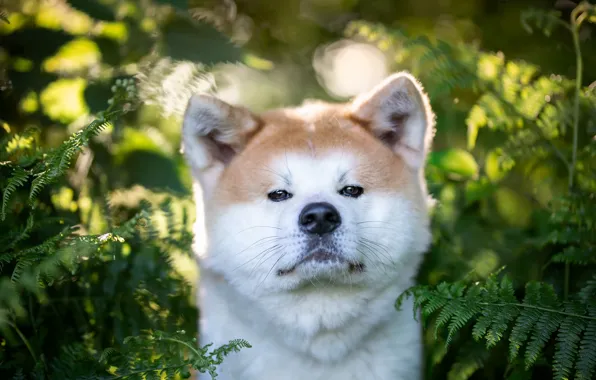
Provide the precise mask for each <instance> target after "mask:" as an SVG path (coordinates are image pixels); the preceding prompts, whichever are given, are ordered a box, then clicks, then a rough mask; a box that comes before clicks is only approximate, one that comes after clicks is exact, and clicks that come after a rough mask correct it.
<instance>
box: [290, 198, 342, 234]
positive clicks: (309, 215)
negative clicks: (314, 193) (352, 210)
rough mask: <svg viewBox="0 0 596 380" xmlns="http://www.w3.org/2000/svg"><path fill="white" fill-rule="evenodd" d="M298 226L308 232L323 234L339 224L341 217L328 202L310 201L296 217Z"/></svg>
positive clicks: (331, 230)
mask: <svg viewBox="0 0 596 380" xmlns="http://www.w3.org/2000/svg"><path fill="white" fill-rule="evenodd" d="M298 224H300V228H301V229H302V230H303V231H304V232H307V233H309V234H317V235H324V234H328V233H330V232H333V231H334V230H335V229H336V228H337V227H339V225H340V224H341V217H340V216H339V212H338V211H337V209H336V208H335V207H333V206H332V205H330V204H329V203H325V202H320V203H310V204H308V205H306V207H304V209H303V210H302V212H301V213H300V217H299V218H298Z"/></svg>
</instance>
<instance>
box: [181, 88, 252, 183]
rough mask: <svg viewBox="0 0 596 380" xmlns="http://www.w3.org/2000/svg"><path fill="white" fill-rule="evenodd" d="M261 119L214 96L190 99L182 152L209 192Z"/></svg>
mask: <svg viewBox="0 0 596 380" xmlns="http://www.w3.org/2000/svg"><path fill="white" fill-rule="evenodd" d="M260 126H261V122H260V121H259V118H258V117H256V116H255V115H254V114H253V113H252V112H250V111H249V110H248V109H246V108H244V107H236V106H232V105H230V104H227V103H225V102H223V101H221V100H219V99H217V98H215V97H213V96H210V95H203V94H197V95H193V96H192V98H191V99H190V100H189V102H188V105H187V107H186V111H185V113H184V121H183V125H182V151H183V153H184V156H185V157H186V160H187V162H188V163H189V165H190V167H191V170H192V173H193V176H194V177H195V178H196V179H197V180H198V181H199V182H200V184H201V187H203V190H204V191H205V190H207V191H210V190H211V189H212V188H213V187H214V186H215V182H216V181H217V178H218V177H219V175H220V174H221V172H222V171H223V169H224V168H225V167H226V166H227V165H228V164H229V163H230V162H231V161H232V160H233V159H234V156H236V154H238V153H239V152H240V151H241V150H242V149H243V148H244V146H245V145H246V143H247V142H248V140H249V139H250V137H251V136H253V135H254V134H255V133H256V132H257V131H258V130H259V128H260Z"/></svg>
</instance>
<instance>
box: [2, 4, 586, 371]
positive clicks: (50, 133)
mask: <svg viewBox="0 0 596 380" xmlns="http://www.w3.org/2000/svg"><path fill="white" fill-rule="evenodd" d="M552 3H553V2H551V1H546V0H518V1H515V2H504V1H490V0H473V1H472V0H471V1H465V2H464V1H460V2H457V3H456V2H454V1H436V0H416V1H399V2H396V1H392V0H375V2H367V1H363V0H286V1H284V2H283V6H280V5H279V3H278V2H276V1H273V0H250V1H249V0H237V1H233V0H184V1H181V0H53V1H45V0H0V189H1V193H2V194H1V199H2V200H1V209H0V231H2V232H1V234H0V377H1V378H3V379H4V378H13V377H14V378H18V379H24V378H52V379H68V378H180V377H182V378H183V377H187V376H189V371H191V370H194V371H206V372H210V371H211V372H212V371H213V368H214V367H213V366H214V365H217V364H218V363H220V362H221V360H223V356H224V355H225V354H227V353H229V352H231V351H234V350H237V349H241V348H246V347H248V344H247V342H244V341H242V340H238V341H234V342H230V345H228V346H224V347H221V348H219V349H215V350H213V351H209V347H202V348H200V347H197V343H196V339H195V338H196V336H197V314H198V311H197V310H196V308H195V302H194V297H195V295H194V292H195V283H196V278H197V273H196V268H195V262H194V258H193V257H192V254H191V250H190V245H191V241H192V235H191V225H192V222H193V220H194V207H193V202H192V199H191V197H190V195H191V190H190V189H191V183H190V179H189V177H190V176H189V175H188V169H187V168H186V167H185V165H184V162H183V160H182V158H181V156H180V155H179V154H178V147H179V139H180V136H179V133H180V121H179V116H180V114H181V112H182V110H183V108H184V106H185V102H186V100H187V99H188V97H189V96H190V94H191V93H192V92H215V91H217V92H219V94H220V95H221V96H223V97H224V98H226V97H227V98H226V99H231V100H232V101H237V102H242V103H244V104H246V105H249V106H250V107H252V108H253V109H255V110H256V111H259V110H262V109H265V108H268V107H274V106H283V105H292V104H296V103H299V102H301V101H302V99H304V98H306V97H318V98H323V99H327V100H333V99H336V98H338V96H336V95H333V96H332V95H330V94H331V93H332V91H329V89H328V88H326V87H325V82H324V81H323V80H322V79H321V75H322V74H321V72H320V71H318V69H317V67H316V66H317V65H315V64H314V62H313V61H314V60H315V57H317V55H318V54H320V53H321V51H324V48H325V47H326V46H329V45H330V44H332V43H334V42H335V41H338V40H344V39H347V38H348V39H350V40H352V41H356V42H363V43H366V44H369V45H371V46H375V47H376V48H377V49H378V51H379V52H381V53H382V55H383V56H384V57H386V60H387V64H388V70H389V71H397V70H404V69H407V70H410V71H411V72H412V73H413V74H415V75H416V76H418V77H419V78H420V79H421V81H422V83H423V84H424V85H425V88H426V90H427V92H428V93H429V95H430V97H431V102H432V105H433V108H434V110H435V112H436V113H437V117H438V118H437V121H438V125H437V135H436V137H435V143H434V149H433V153H432V154H431V155H430V157H429V161H428V166H427V178H428V181H429V188H430V191H431V192H432V194H433V196H434V197H435V198H436V199H437V206H436V207H435V209H434V211H433V236H434V240H433V246H432V249H431V251H430V252H429V253H428V255H427V256H426V260H425V262H424V265H423V268H422V270H421V272H420V275H419V282H420V284H421V286H420V287H416V288H414V289H411V290H410V291H409V292H408V293H407V294H406V295H414V296H415V297H416V299H417V307H420V308H421V309H422V313H423V316H424V317H425V320H426V323H427V326H428V328H427V329H426V330H425V331H426V333H425V340H426V354H427V365H426V377H427V378H429V379H430V378H432V379H443V378H445V379H497V378H504V377H506V378H511V379H526V378H543V377H547V378H548V377H553V378H562V379H563V378H565V379H566V378H572V377H573V375H574V374H576V376H575V378H590V377H591V376H593V374H594V367H595V366H596V348H595V347H594V345H595V344H596V343H595V342H596V335H595V331H596V330H595V325H594V320H595V319H594V318H596V307H595V306H594V300H595V299H596V294H594V281H595V279H594V273H595V271H594V269H595V266H596V259H595V255H596V253H595V252H594V247H595V245H596V234H595V233H594V230H595V227H594V224H595V222H594V218H595V217H596V206H595V203H594V190H595V189H596V148H595V147H594V143H595V141H596V140H595V138H594V136H595V133H596V124H595V123H596V94H595V92H596V91H595V89H594V84H593V82H594V81H596V71H594V70H593V69H592V68H593V67H596V43H595V41H594V39H593V38H591V36H592V34H593V33H594V30H595V28H594V26H593V23H594V22H595V21H596V16H595V14H594V11H593V9H594V8H593V7H592V6H590V5H589V4H588V3H585V2H584V3H582V5H581V6H580V7H577V6H576V5H577V4H574V3H573V2H571V1H557V2H556V4H555V5H554V7H553V5H552ZM530 7H537V8H538V9H537V10H531V8H530ZM567 20H573V21H572V22H571V23H570V22H568V21H567ZM504 25H506V26H507V27H504ZM570 32H571V33H570ZM230 41H233V43H232V42H230ZM492 51H496V52H492ZM238 62H241V63H243V64H242V65H238V64H236V63H238ZM297 83H300V85H299V86H297V85H296V84H297ZM216 84H217V86H216ZM503 268H504V269H503ZM397 297H398V295H396V298H397ZM432 326H434V328H431V327H432ZM182 331H186V332H188V333H184V332H182ZM237 338H239V339H241V338H243V337H237ZM483 340H484V341H485V342H486V344H483V342H482V341H483ZM507 342H508V343H507ZM446 343H449V345H448V346H447V345H446ZM582 376H583V377H582Z"/></svg>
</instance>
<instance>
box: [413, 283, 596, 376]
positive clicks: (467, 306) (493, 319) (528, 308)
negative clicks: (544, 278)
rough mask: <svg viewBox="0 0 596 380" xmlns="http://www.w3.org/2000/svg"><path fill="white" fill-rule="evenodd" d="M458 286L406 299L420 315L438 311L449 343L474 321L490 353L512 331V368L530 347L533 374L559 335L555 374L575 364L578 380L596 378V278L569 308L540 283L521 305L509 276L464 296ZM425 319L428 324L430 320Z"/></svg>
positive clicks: (422, 290) (419, 291)
mask: <svg viewBox="0 0 596 380" xmlns="http://www.w3.org/2000/svg"><path fill="white" fill-rule="evenodd" d="M456 284H457V285H455V284H441V286H440V287H439V286H437V287H436V288H432V287H428V286H417V287H415V288H412V289H410V290H409V291H407V292H405V293H404V294H409V295H413V296H414V297H416V298H417V299H416V302H415V305H416V306H415V307H416V308H417V309H420V310H424V308H425V307H428V305H429V304H432V305H434V306H433V308H432V309H433V310H434V311H433V313H431V314H438V316H437V321H436V326H437V329H439V328H441V327H445V326H447V331H448V337H447V340H446V342H447V343H449V342H450V341H451V339H452V337H453V336H454V334H456V333H457V332H458V331H459V330H460V329H461V328H462V327H463V326H464V325H466V324H467V323H469V321H474V322H473V324H474V325H473V328H472V336H473V337H474V339H475V340H476V341H480V340H485V341H486V346H487V348H491V347H493V346H495V345H496V344H497V343H498V342H500V341H501V340H502V339H503V337H504V336H505V335H506V333H507V331H509V330H510V331H511V332H510V334H509V358H510V361H512V362H513V361H514V360H515V359H516V358H517V356H518V354H519V352H520V350H521V348H522V347H523V346H524V345H526V344H527V346H526V349H525V355H524V357H525V360H524V361H525V367H526V368H527V369H529V368H530V367H532V366H533V365H534V364H535V363H536V361H537V359H538V358H539V357H540V356H541V355H542V354H543V350H544V346H545V344H546V342H547V341H548V340H549V339H550V338H551V337H552V336H553V334H555V333H557V331H558V333H557V338H556V344H555V363H554V365H553V367H554V370H555V372H556V373H557V374H559V375H560V377H561V378H562V377H564V376H566V375H567V374H569V373H570V372H571V370H572V368H573V365H574V363H575V364H576V367H577V372H578V375H579V374H580V373H583V374H591V373H592V372H591V371H593V370H594V366H593V364H596V360H594V359H596V356H595V354H596V350H595V348H596V347H594V346H595V344H594V339H593V337H594V336H593V334H594V333H595V332H596V331H594V330H593V328H594V326H593V325H594V323H596V318H595V317H594V315H596V307H595V306H590V305H593V302H594V299H595V297H594V296H596V294H594V293H595V292H596V278H594V279H593V280H591V281H589V282H588V284H587V285H586V286H585V287H584V289H583V290H582V292H580V293H579V295H580V296H579V298H578V299H574V300H571V301H568V302H565V303H563V302H561V301H560V300H559V298H558V296H557V294H556V293H555V291H554V289H553V287H552V286H551V285H549V284H545V283H540V282H532V283H528V284H527V285H526V294H525V297H524V299H523V301H522V302H519V301H518V300H517V298H516V296H515V294H514V288H513V284H512V283H511V281H510V280H509V279H508V278H507V277H506V276H504V277H503V278H502V279H501V281H497V280H496V278H495V277H494V276H491V277H489V278H488V279H487V280H486V281H485V282H483V283H474V284H472V285H469V288H468V289H467V291H465V292H464V291H462V290H461V289H464V287H465V285H463V284H462V283H456ZM449 289H457V290H458V291H456V292H453V291H449ZM439 300H440V301H439ZM444 300H448V301H447V302H444ZM588 310H590V311H588ZM592 313H594V315H593V314H592ZM422 314H423V316H424V317H425V318H428V317H429V316H430V314H425V313H422ZM582 334H583V338H582ZM578 346H579V352H578V350H577V347H578ZM580 368H581V372H580Z"/></svg>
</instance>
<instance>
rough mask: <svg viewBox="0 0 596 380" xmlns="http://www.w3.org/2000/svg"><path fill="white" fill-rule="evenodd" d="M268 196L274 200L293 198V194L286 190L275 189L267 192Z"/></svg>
mask: <svg viewBox="0 0 596 380" xmlns="http://www.w3.org/2000/svg"><path fill="white" fill-rule="evenodd" d="M267 197H268V198H269V199H271V200H272V201H273V202H281V201H285V200H286V199H290V198H292V194H290V193H288V192H287V191H285V190H275V191H272V192H270V193H269V194H267Z"/></svg>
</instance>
